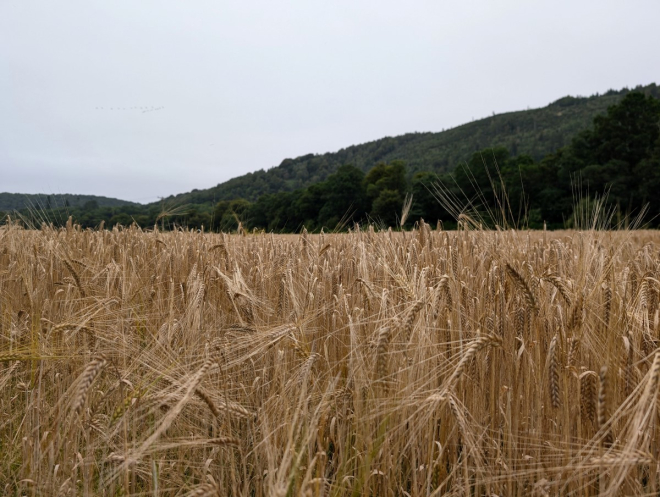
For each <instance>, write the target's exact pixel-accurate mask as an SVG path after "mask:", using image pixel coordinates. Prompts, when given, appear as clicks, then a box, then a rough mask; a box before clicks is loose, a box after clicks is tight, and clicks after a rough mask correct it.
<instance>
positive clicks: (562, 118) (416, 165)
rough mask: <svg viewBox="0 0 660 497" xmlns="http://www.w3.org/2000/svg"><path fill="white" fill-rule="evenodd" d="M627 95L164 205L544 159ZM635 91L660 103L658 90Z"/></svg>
mask: <svg viewBox="0 0 660 497" xmlns="http://www.w3.org/2000/svg"><path fill="white" fill-rule="evenodd" d="M629 91H631V90H629V89H623V90H619V91H615V90H610V91H608V92H607V93H605V94H603V95H592V96H590V97H570V96H567V97H563V98H560V99H559V100H556V101H555V102H553V103H551V104H549V105H548V106H546V107H543V108H540V109H530V110H523V111H518V112H508V113H506V114H498V115H494V116H491V117H487V118H485V119H480V120H478V121H473V122H471V123H468V124H464V125H462V126H458V127H456V128H452V129H449V130H445V131H441V132H437V133H408V134H405V135H401V136H396V137H386V138H382V139H380V140H376V141H372V142H368V143H363V144H361V145H353V146H350V147H347V148H344V149H341V150H339V151H338V152H332V153H326V154H320V155H315V154H309V155H304V156H302V157H297V158H295V159H286V160H284V161H283V162H282V163H281V164H280V165H279V166H277V167H274V168H272V169H269V170H267V171H264V170H260V171H257V172H254V173H249V174H246V175H244V176H239V177H237V178H233V179H230V180H229V181H227V182H225V183H221V184H219V185H217V186H215V187H213V188H209V189H205V190H193V191H192V192H189V193H183V194H180V195H176V196H170V197H168V198H166V199H165V201H166V202H169V203H172V204H183V203H186V204H211V203H213V204H214V203H215V202H217V201H219V200H231V199H234V198H243V199H247V200H250V201H254V200H256V199H257V198H259V197H260V196H261V195H263V194H267V193H277V192H282V191H293V190H295V189H297V188H303V187H307V186H309V185H311V184H314V183H317V182H319V181H323V180H325V179H326V178H327V177H328V176H329V175H330V174H332V173H334V172H336V171H337V169H338V168H339V167H340V166H342V165H344V164H352V165H353V166H355V167H357V168H359V169H360V170H362V171H363V172H367V171H369V170H370V169H371V168H372V167H373V166H374V165H376V164H377V163H379V162H388V163H389V162H392V161H394V160H403V161H405V163H406V169H407V174H408V176H409V177H412V175H413V174H414V173H416V172H418V171H432V172H436V173H442V172H447V171H451V170H453V169H454V168H455V167H456V165H458V164H461V163H464V162H466V161H468V160H469V159H470V157H471V156H472V154H473V153H474V152H475V151H478V150H482V149H484V148H487V147H498V146H502V147H505V148H507V149H508V150H509V151H510V153H511V155H512V156H514V157H515V156H517V155H523V154H527V155H530V156H531V157H533V158H534V159H537V160H538V159H540V158H542V157H544V156H545V155H547V154H548V153H551V152H554V151H555V150H557V149H559V148H561V147H564V146H565V145H568V144H569V143H570V141H571V139H572V138H573V136H575V134H576V133H578V132H579V131H581V130H583V129H586V128H588V127H589V126H590V125H591V122H592V121H593V118H594V117H595V116H597V115H600V114H604V113H605V112H606V110H607V108H608V107H609V106H611V105H614V104H616V103H618V102H619V101H620V100H621V99H622V98H623V97H624V96H625V95H626V94H627V93H628V92H629ZM635 91H641V92H643V93H645V94H646V95H652V96H654V97H656V98H660V87H658V86H657V85H656V84H651V85H648V86H644V87H642V86H638V87H637V88H635Z"/></svg>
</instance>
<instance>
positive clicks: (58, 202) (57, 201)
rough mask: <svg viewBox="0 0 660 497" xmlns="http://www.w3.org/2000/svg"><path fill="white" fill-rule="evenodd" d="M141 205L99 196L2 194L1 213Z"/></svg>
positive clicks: (0, 200) (0, 198) (0, 196)
mask: <svg viewBox="0 0 660 497" xmlns="http://www.w3.org/2000/svg"><path fill="white" fill-rule="evenodd" d="M127 205H134V206H136V205H139V204H136V203H135V202H129V201H127V200H119V199H117V198H109V197H101V196H97V195H76V194H71V193H58V194H51V195H47V194H45V193H38V194H29V193H6V192H4V193H0V211H12V210H21V209H38V210H44V209H57V208H61V207H81V208H85V209H95V208H97V207H120V206H127Z"/></svg>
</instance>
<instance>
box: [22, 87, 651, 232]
mask: <svg viewBox="0 0 660 497" xmlns="http://www.w3.org/2000/svg"><path fill="white" fill-rule="evenodd" d="M639 90H640V91H630V92H629V91H625V92H610V93H609V94H607V95H605V96H601V97H589V98H574V97H565V98H562V99H560V100H558V101H556V102H554V103H553V104H551V105H550V106H548V107H547V108H546V109H552V110H553V112H555V114H557V113H562V114H563V113H564V112H570V109H578V108H584V106H586V105H588V104H589V103H590V102H591V103H592V104H593V103H594V102H602V101H603V99H604V98H608V97H611V98H614V97H616V99H617V100H616V101H617V103H615V104H614V105H610V106H609V107H608V108H607V109H606V111H605V112H604V113H595V115H594V116H593V117H592V120H591V125H590V126H584V127H583V129H581V130H576V132H575V133H573V135H572V137H571V138H570V139H568V138H566V137H563V138H562V140H564V141H566V144H565V145H564V146H559V147H555V148H552V149H551V150H549V151H548V152H547V153H544V154H542V155H541V154H539V153H538V149H536V150H534V149H528V148H526V147H530V146H531V144H533V143H538V140H537V141H536V142H535V141H534V140H531V141H526V142H524V145H523V144H522V142H521V143H519V144H517V143H518V142H517V141H515V140H516V139H517V138H516V136H518V135H517V134H516V133H510V134H509V141H508V142H506V140H505V142H506V143H508V144H509V145H508V146H503V145H502V144H501V143H499V142H498V141H497V139H495V138H493V137H496V136H500V135H497V133H495V134H494V135H493V136H491V139H493V140H494V142H488V141H486V138H484V145H485V148H482V149H478V150H476V151H474V150H473V151H471V153H470V154H469V155H468V157H467V160H465V161H462V162H461V161H457V164H458V167H456V168H455V169H453V170H451V171H450V170H448V167H445V166H442V165H438V164H439V163H435V162H431V163H429V162H424V161H427V159H428V157H429V156H428V155H425V154H424V153H419V154H418V155H414V154H412V152H411V154H412V156H413V157H414V159H412V160H410V161H406V160H399V159H393V158H392V157H393V156H389V155H388V153H393V152H388V153H383V154H381V155H380V158H381V159H382V160H379V161H377V162H375V163H374V164H372V165H370V166H369V167H365V162H364V161H362V162H361V161H360V160H355V161H353V162H351V161H348V160H347V161H346V162H345V163H342V164H340V165H338V166H336V167H335V166H334V165H333V166H332V167H329V168H328V169H326V172H327V174H325V175H324V176H323V179H317V180H315V181H313V182H311V183H309V184H305V186H302V187H298V188H291V185H297V184H298V183H299V181H302V180H300V174H298V173H300V171H307V173H309V171H310V164H311V163H312V162H314V161H316V160H317V159H318V160H321V159H320V158H322V157H325V156H306V157H302V158H298V159H296V160H290V161H289V162H287V161H285V162H284V163H283V164H282V165H281V166H280V167H278V168H275V169H274V170H277V171H279V172H278V174H279V175H280V176H281V177H280V176H271V179H272V177H280V179H282V178H283V177H286V175H285V176H282V175H283V174H285V173H286V171H298V173H296V174H293V175H292V176H290V177H288V179H287V180H286V181H289V183H287V184H286V186H283V185H284V183H281V184H280V187H279V188H278V187H277V186H275V185H277V184H278V183H277V182H275V183H274V184H271V185H270V186H268V188H266V191H267V193H264V194H261V195H258V196H256V197H255V196H254V191H257V190H250V191H251V192H252V193H250V194H246V195H245V197H240V198H226V199H221V200H219V201H214V200H209V198H210V197H209V196H210V195H216V194H218V192H217V191H215V192H214V193H212V192H213V191H214V189H210V190H205V191H197V192H195V191H193V192H191V193H190V194H187V196H186V197H185V198H186V199H187V201H188V203H187V204H181V203H178V202H174V201H172V200H171V199H170V200H167V199H164V200H163V201H162V202H161V203H156V204H149V205H146V206H141V205H137V204H132V205H131V204H129V205H123V206H116V205H115V206H111V205H101V203H100V202H98V203H96V204H92V203H90V202H89V201H88V202H87V203H86V204H83V205H73V204H71V203H69V205H68V206H67V207H53V208H50V209H44V208H41V209H34V208H33V209H30V210H24V211H22V212H21V216H22V217H23V218H24V219H25V220H27V221H29V222H31V223H33V224H34V225H37V226H38V225H40V224H41V222H52V223H54V224H60V223H62V222H65V221H66V219H67V218H68V216H69V215H71V216H73V219H75V221H76V222H78V223H79V224H81V225H82V226H83V227H93V226H97V225H99V224H100V223H101V222H103V223H104V224H105V226H107V227H110V226H113V225H116V224H121V225H130V224H132V223H133V222H136V223H138V224H139V225H141V226H153V225H155V224H159V226H161V227H162V228H167V227H172V226H174V225H180V226H188V227H191V228H198V229H201V228H202V227H203V228H204V229H207V230H222V231H232V230H237V229H244V230H253V229H264V230H267V231H274V232H296V231H299V230H301V229H302V228H303V227H305V228H306V229H307V230H308V231H320V230H321V229H325V230H336V229H342V228H344V227H347V226H349V227H350V226H352V224H353V223H355V222H359V223H363V224H364V223H373V224H376V225H379V226H382V227H386V226H404V227H405V226H410V225H411V224H412V223H415V222H417V221H419V220H420V219H422V218H423V219H425V220H426V221H427V222H431V223H434V224H435V223H436V222H437V221H441V222H442V223H443V224H444V225H445V226H446V227H449V228H451V227H453V226H455V220H456V218H457V216H458V214H460V213H461V212H467V213H469V215H470V216H472V217H473V218H474V219H476V220H478V221H479V222H481V223H484V224H486V225H491V226H494V225H496V224H497V225H500V226H502V225H507V226H519V227H530V228H541V227H543V226H547V227H549V228H563V227H570V226H573V225H574V223H575V215H576V213H577V212H586V211H588V209H589V208H590V206H591V205H592V204H593V202H594V199H596V198H597V197H601V198H604V199H605V200H604V209H605V211H608V209H609V210H611V212H613V213H615V214H616V215H615V216H613V218H612V222H621V221H622V220H625V219H633V218H634V217H635V216H637V215H639V214H640V213H642V211H643V209H644V208H645V206H647V207H648V212H646V214H645V216H644V218H643V219H644V221H645V223H646V225H647V226H653V227H657V226H660V197H659V196H658V195H657V192H658V191H660V100H659V99H658V97H660V95H659V94H658V91H657V90H658V88H657V87H656V86H655V85H651V86H648V87H644V88H639ZM624 93H625V94H624ZM540 110H543V109H537V110H535V111H528V112H532V113H534V112H537V111H540ZM518 114H519V113H512V114H504V115H502V116H494V118H491V119H495V118H498V117H503V116H514V115H518ZM539 116H541V114H537V117H539ZM528 118H529V116H527V117H526V118H525V119H528ZM539 119H540V118H539ZM484 121H485V120H484ZM523 121H524V120H522V119H519V120H518V121H517V122H518V123H519V124H518V125H519V126H521V127H524V126H523V124H520V123H523ZM490 122H491V123H493V122H495V121H490ZM471 124H477V123H471ZM546 124H547V123H546ZM546 124H544V126H545V125H546ZM466 126H470V125H466ZM483 126H486V125H485V124H484V123H482V127H483ZM461 128H463V127H459V128H455V129H454V130H450V132H451V131H456V130H460V129H461ZM525 129H526V128H525ZM544 129H545V128H544ZM548 129H552V130H553V131H552V132H558V131H557V130H554V129H553V128H552V126H550V125H548ZM559 129H564V128H562V127H561V126H559ZM445 133H449V132H445ZM543 133H546V132H545V131H542V132H541V134H543ZM548 133H550V132H548ZM422 135H424V134H420V136H422ZM427 135H429V134H427ZM411 136H413V137H414V135H404V136H403V137H397V138H392V139H389V138H388V139H384V140H386V141H380V142H381V145H382V144H384V143H387V140H394V142H391V143H395V145H393V147H394V148H393V149H392V150H395V149H397V147H399V149H401V147H403V149H404V150H414V147H412V145H411V143H413V142H414V141H415V140H414V139H413V138H410V137H411ZM501 136H504V135H501ZM547 136H550V134H547ZM553 136H554V135H553ZM556 136H559V135H556ZM562 136H563V135H562ZM406 137H408V138H406ZM407 140H408V141H407ZM510 140H514V141H510ZM560 141H561V140H560ZM560 141H557V142H556V143H560ZM375 143H377V142H373V144H375ZM419 143H421V141H420V142H418V144H419ZM553 143H554V142H553ZM367 145H371V144H367ZM457 146H458V145H457ZM358 147H366V146H365V145H361V146H358ZM406 147H408V148H406ZM411 147H412V148H411ZM351 148H352V149H354V152H355V151H356V150H357V148H356V147H351ZM386 148H387V147H386ZM346 150H349V149H344V151H342V152H341V153H346V152H345V151H346ZM361 150H362V152H365V153H366V151H367V150H368V147H367V148H363V149H361ZM418 150H422V151H424V150H426V151H428V150H431V149H430V148H429V149H424V148H422V149H418ZM525 150H527V153H522V152H523V151H525ZM466 151H467V150H466ZM466 151H465V152H466ZM372 152H373V151H372ZM356 154H357V153H356ZM327 155H328V154H326V156H327ZM358 156H359V154H357V155H355V154H354V155H351V154H348V155H346V157H347V158H348V157H353V158H354V159H356V158H357V157H358ZM377 156H379V154H377V153H376V154H374V153H370V154H369V157H371V158H372V159H373V157H377ZM425 157H426V158H425ZM326 158H327V157H326ZM334 159H336V157H335V158H334ZM334 159H333V160H334ZM372 159H370V160H372ZM310 161H311V162H310ZM303 164H306V165H305V166H304V167H303ZM420 164H434V167H429V168H428V169H423V168H421V166H420ZM274 170H271V171H274ZM269 172H270V171H269ZM264 174H266V173H264ZM254 175H258V174H257V173H254V174H253V175H252V177H254ZM306 177H307V179H309V176H306ZM319 177H320V176H319ZM242 178H243V179H245V178H246V177H242ZM265 178H267V176H263V177H262V179H263V180H264V182H265V183H264V184H267V183H268V181H267V180H266V179H265ZM296 178H298V179H296ZM240 179H241V178H237V180H240ZM282 181H284V182H285V183H286V181H285V180H282ZM303 183H304V182H303ZM254 184H256V183H254ZM225 185H227V184H225ZM221 186H222V185H219V187H217V188H220V187H221ZM259 191H261V190H259ZM410 195H412V200H413V201H412V205H411V206H405V207H404V205H405V202H406V198H407V197H409V196H410ZM182 198H183V197H182ZM408 207H410V208H408Z"/></svg>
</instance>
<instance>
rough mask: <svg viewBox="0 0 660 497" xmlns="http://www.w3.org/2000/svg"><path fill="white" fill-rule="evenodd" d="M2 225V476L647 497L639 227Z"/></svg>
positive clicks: (178, 488)
mask: <svg viewBox="0 0 660 497" xmlns="http://www.w3.org/2000/svg"><path fill="white" fill-rule="evenodd" d="M467 227H468V224H463V225H462V228H461V229H460V230H458V231H455V232H441V231H435V230H431V229H429V226H428V225H425V224H422V225H421V226H420V228H419V229H418V230H416V231H414V232H403V233H392V232H389V233H388V232H380V233H377V232H374V231H373V230H372V229H369V230H365V231H360V232H352V233H350V234H332V235H313V236H312V235H307V234H303V235H295V236H292V235H289V236H278V235H272V234H258V235H246V236H239V235H220V234H202V233H197V232H194V231H175V232H167V233H162V232H158V231H157V230H156V231H151V232H144V231H142V230H141V229H139V228H137V227H135V226H134V227H132V228H129V229H123V228H114V229H113V230H104V231H89V230H82V229H81V228H80V227H79V226H74V225H71V224H69V225H68V226H67V227H66V228H62V229H58V230H54V229H51V228H49V227H44V228H43V229H42V230H23V229H21V228H19V227H18V226H16V225H9V226H4V227H2V228H0V241H1V244H2V245H1V246H2V250H1V251H0V301H1V302H2V315H1V318H0V409H2V413H3V415H2V417H1V418H0V482H1V484H0V485H1V486H0V488H1V489H2V490H1V491H2V494H3V495H61V496H74V495H84V496H96V495H99V496H101V495H104V496H107V495H113V496H114V495H117V496H119V495H126V496H128V495H135V496H137V495H159V496H161V497H166V496H172V497H174V496H183V495H187V496H219V495H222V496H225V495H226V496H230V495H231V496H245V497H248V496H251V497H265V496H285V495H292V496H293V495H301V496H310V497H313V496H319V497H320V496H327V495H332V496H337V497H343V496H346V497H348V496H358V495H373V496H376V495H411V496H422V495H455V496H466V495H506V496H518V495H520V496H522V495H581V496H596V495H611V496H615V495H657V494H658V491H659V490H660V481H659V476H660V474H659V473H658V471H657V468H658V465H659V464H660V423H658V418H657V417H658V412H660V411H659V407H660V406H659V405H658V401H659V396H658V386H659V379H660V349H658V337H659V336H660V335H659V333H660V328H659V324H658V309H659V307H658V302H659V298H658V296H659V294H660V293H659V292H660V286H659V285H660V284H659V281H660V263H659V259H658V257H659V256H658V254H659V250H660V238H659V235H658V233H657V232H643V231H635V232H630V231H628V232H625V231H619V232H602V231H591V230H587V231H583V232H579V231H572V232H554V233H551V232H546V233H543V232H537V233H530V232H516V231H512V230H509V231H504V232H501V231H472V230H467V229H465V228H467Z"/></svg>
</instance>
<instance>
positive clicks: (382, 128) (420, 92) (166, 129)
mask: <svg viewBox="0 0 660 497" xmlns="http://www.w3.org/2000/svg"><path fill="white" fill-rule="evenodd" d="M659 20H660V2H658V1H657V0H649V1H628V2H624V1H617V2H611V1H603V0H599V1H576V0H571V1H558V0H552V1H534V2H531V1H530V2H523V1H499V0H489V1H465V0H462V1H444V0H434V1H411V0H406V1H403V0H397V1H389V0H379V1H374V2H366V1H359V0H351V1H343V0H291V1H286V2H284V1H276V0H268V1H251V0H244V1H238V0H236V1H232V2H225V1H219V0H203V1H202V0H190V1H181V0H176V1H173V0H103V1H95V0H66V1H45V0H44V1H32V0H0V192H2V191H9V192H20V193H38V192H44V193H87V194H95V195H106V196H111V197H118V198H122V199H126V200H134V201H138V202H148V201H153V200H157V199H158V197H160V196H167V195H170V194H175V193H182V192H185V191H189V190H191V189H193V188H200V189H201V188H208V187H211V186H214V185H216V184H218V183H220V182H223V181H226V180H228V179H229V178H231V177H234V176H238V175H241V174H244V173H246V172H250V171H255V170H258V169H268V168H270V167H273V166H276V165H278V164H279V163H280V162H281V161H282V160H283V159H285V158H287V157H296V156H299V155H303V154H307V153H324V152H328V151H335V150H338V149H340V148H343V147H346V146H349V145H352V144H356V143H363V142H365V141H370V140H374V139H378V138H381V137H383V136H387V135H390V136H392V135H398V134H402V133H406V132H412V131H440V130H441V129H443V128H448V127H453V126H457V125H460V124H463V123H465V122H468V121H470V120H472V119H473V118H474V119H478V118H481V117H486V116H488V115H491V114H492V112H496V113H500V112H507V111H513V110H520V109H525V108H527V107H540V106H544V105H546V104H548V103H550V102H551V101H553V100H556V99H557V98H559V97H562V96H564V95H567V94H571V95H590V94H593V93H596V92H601V93H602V92H604V91H606V90H608V89H610V88H616V89H619V88H622V87H624V86H629V87H632V86H636V85H638V84H648V83H652V82H657V83H660V63H658V57H659V56H658V47H660V29H658V21H659ZM140 107H141V108H142V109H140ZM147 108H148V109H157V110H151V111H149V112H144V111H145V110H147Z"/></svg>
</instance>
